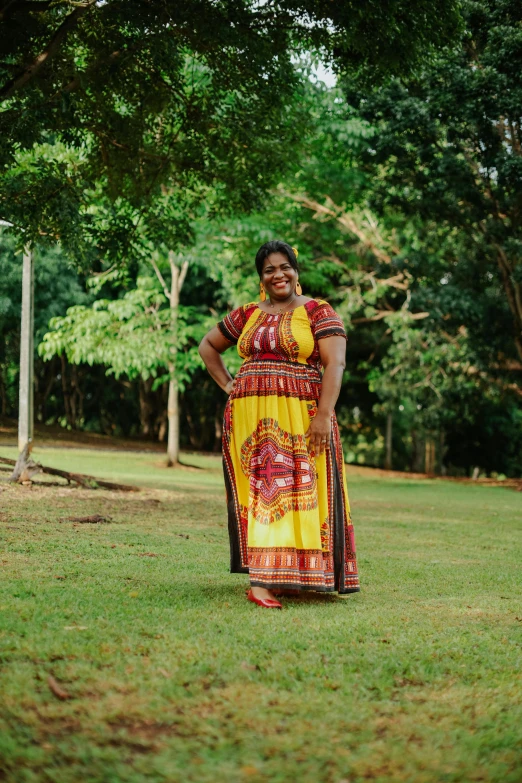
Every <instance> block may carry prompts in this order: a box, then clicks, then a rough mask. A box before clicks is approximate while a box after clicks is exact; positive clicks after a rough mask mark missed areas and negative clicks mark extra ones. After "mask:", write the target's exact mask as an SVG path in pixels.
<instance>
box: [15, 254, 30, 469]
mask: <svg viewBox="0 0 522 783" xmlns="http://www.w3.org/2000/svg"><path fill="white" fill-rule="evenodd" d="M18 410H19V412H18V451H19V453H20V454H21V453H22V452H23V451H24V449H25V447H26V446H27V444H29V448H28V453H30V452H31V449H32V444H33V424H34V263H33V254H32V251H31V250H30V249H29V248H26V250H25V252H24V257H23V276H22V323H21V334H20V399H19V403H18Z"/></svg>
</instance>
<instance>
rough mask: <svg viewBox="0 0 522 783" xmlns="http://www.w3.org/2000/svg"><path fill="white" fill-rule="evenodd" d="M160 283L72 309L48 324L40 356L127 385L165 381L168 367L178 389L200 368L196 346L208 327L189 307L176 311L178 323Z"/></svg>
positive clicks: (146, 281) (143, 282)
mask: <svg viewBox="0 0 522 783" xmlns="http://www.w3.org/2000/svg"><path fill="white" fill-rule="evenodd" d="M166 304H167V299H166V297H165V295H164V294H163V293H162V291H161V290H160V288H159V284H158V282H157V281H156V280H155V279H154V278H151V277H140V278H138V280H137V285H136V288H135V289H132V290H131V291H128V292H127V293H125V294H124V296H123V297H122V298H121V299H115V300H112V301H111V300H107V299H99V300H97V301H95V302H94V304H93V305H92V306H91V307H85V306H83V305H76V306H74V307H70V308H69V309H68V310H67V314H66V315H65V316H62V317H57V318H53V319H51V321H50V324H49V325H50V327H51V331H50V332H47V334H46V335H44V338H43V340H42V342H41V343H40V346H39V353H40V355H41V356H42V357H43V358H44V359H47V360H50V359H52V357H53V356H60V355H61V354H62V352H64V353H65V354H66V356H67V359H68V361H69V362H71V363H72V364H79V363H81V362H85V363H86V364H89V365H91V366H92V365H93V364H103V365H105V367H106V368H107V373H108V374H113V375H115V376H116V377H117V378H118V377H120V376H122V375H126V376H127V377H128V378H129V379H130V380H133V379H135V378H137V377H141V378H143V379H144V380H147V379H148V378H149V377H151V376H152V377H153V378H155V379H156V380H157V383H163V382H165V381H167V380H168V379H169V377H170V374H169V373H168V372H167V370H168V367H169V365H170V364H171V363H173V362H174V363H175V377H176V380H177V382H178V385H179V387H180V388H181V389H183V388H184V387H185V384H186V383H187V382H188V381H189V380H190V378H191V376H192V374H193V372H194V370H195V369H196V368H197V367H200V366H201V360H200V358H199V355H198V353H197V344H198V342H199V340H201V338H202V337H203V335H204V333H205V327H206V325H207V324H206V323H205V322H204V321H202V319H201V318H200V317H199V318H198V316H199V314H198V312H197V311H196V310H195V308H192V307H183V306H180V307H179V309H178V312H177V319H176V324H175V325H174V324H173V323H172V313H171V311H170V309H169V308H168V307H166V306H165V305H166Z"/></svg>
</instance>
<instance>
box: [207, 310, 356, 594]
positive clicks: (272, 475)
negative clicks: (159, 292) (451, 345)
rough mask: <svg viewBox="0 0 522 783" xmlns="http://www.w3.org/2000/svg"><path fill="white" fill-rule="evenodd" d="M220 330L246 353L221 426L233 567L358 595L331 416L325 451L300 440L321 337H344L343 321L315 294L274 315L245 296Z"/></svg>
mask: <svg viewBox="0 0 522 783" xmlns="http://www.w3.org/2000/svg"><path fill="white" fill-rule="evenodd" d="M218 327H219V329H220V331H221V333H222V334H223V335H224V336H225V337H226V338H227V340H230V342H232V343H236V344H237V350H238V352H239V355H240V356H241V357H242V358H243V360H244V361H243V364H242V365H241V368H240V370H239V372H238V373H237V375H236V385H235V388H234V391H233V392H232V394H231V395H230V398H229V400H228V403H227V406H226V408H225V420H224V431H223V458H224V468H225V484H226V490H227V504H228V523H229V524H228V527H229V535H230V560H231V565H230V570H231V571H232V572H233V573H248V574H250V581H251V584H253V585H258V586H260V587H268V588H292V589H296V588H297V589H300V590H317V591H321V592H334V591H338V592H339V593H352V592H357V591H358V590H359V578H358V574H357V562H356V558H355V543H354V534H353V526H352V523H351V519H350V506H349V502H348V490H347V486H346V476H345V472H344V461H343V453H342V447H341V441H340V438H339V430H338V427H337V421H336V418H335V414H334V415H332V434H331V439H330V443H329V444H328V446H327V449H326V452H325V453H324V454H322V455H320V456H317V457H315V456H314V454H313V453H311V452H310V451H309V450H308V447H307V441H306V437H305V433H306V431H307V430H308V427H309V425H310V421H311V419H313V417H314V416H315V414H316V413H317V406H318V402H319V395H320V392H321V380H322V365H321V360H320V356H319V348H318V341H319V340H321V339H323V338H325V337H331V336H332V335H343V336H346V332H345V330H344V326H343V323H342V321H341V319H340V318H339V316H338V315H337V313H336V312H335V311H334V310H333V309H332V307H331V306H330V305H329V304H328V303H327V302H323V301H320V300H316V299H312V300H310V301H309V302H307V303H306V304H304V305H301V306H300V307H296V308H295V310H291V311H289V312H286V313H282V314H273V315H272V314H271V313H266V312H264V310H261V309H260V308H259V307H258V306H257V304H255V303H250V304H247V305H244V306H243V307H238V308H237V309H236V310H233V311H232V312H231V313H229V314H228V315H227V316H226V317H225V318H224V319H223V320H222V321H220V323H219V324H218Z"/></svg>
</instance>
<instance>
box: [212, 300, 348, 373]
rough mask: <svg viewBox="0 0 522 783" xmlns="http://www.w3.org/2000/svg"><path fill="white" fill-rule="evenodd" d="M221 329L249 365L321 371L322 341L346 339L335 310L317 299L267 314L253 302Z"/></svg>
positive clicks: (228, 318)
mask: <svg viewBox="0 0 522 783" xmlns="http://www.w3.org/2000/svg"><path fill="white" fill-rule="evenodd" d="M218 327H219V329H220V331H221V333H222V334H223V335H224V336H225V337H226V338H227V340H230V342H232V343H235V344H236V345H237V350H238V353H239V355H240V356H241V357H242V358H243V359H244V360H245V362H252V361H253V362H256V361H260V362H265V361H280V362H287V363H288V362H292V363H297V364H304V365H308V366H311V367H314V368H315V369H317V370H319V369H320V367H321V360H320V356H319V346H318V341H319V340H321V339H323V338H325V337H330V336H333V335H342V336H344V337H345V336H346V332H345V329H344V326H343V323H342V321H341V319H340V318H339V316H338V315H337V313H336V312H335V310H333V308H332V307H331V306H330V305H329V304H328V303H327V302H323V301H321V300H316V299H311V300H310V301H309V302H307V303H306V304H304V305H301V306H299V307H296V308H295V310H290V311H289V312H286V313H280V314H276V313H274V314H272V313H266V312H265V311H264V310H261V309H260V307H258V305H257V304H255V303H253V302H251V303H249V304H247V305H244V306H242V307H238V308H237V309H236V310H233V311H232V312H231V313H229V314H228V315H227V316H225V318H224V319H223V320H222V321H220V323H219V324H218Z"/></svg>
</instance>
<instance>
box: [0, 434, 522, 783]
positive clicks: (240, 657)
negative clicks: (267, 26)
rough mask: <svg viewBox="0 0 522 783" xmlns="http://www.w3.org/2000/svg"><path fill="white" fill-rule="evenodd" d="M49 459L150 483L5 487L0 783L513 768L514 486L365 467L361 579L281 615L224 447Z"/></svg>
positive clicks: (458, 776) (466, 777)
mask: <svg viewBox="0 0 522 783" xmlns="http://www.w3.org/2000/svg"><path fill="white" fill-rule="evenodd" d="M0 453H1V454H2V455H4V456H11V453H12V451H11V450H10V449H8V448H7V447H2V448H1V449H0ZM36 457H37V458H40V459H42V461H44V462H45V463H46V464H49V465H54V466H56V467H65V468H66V469H70V470H73V471H74V470H78V471H82V472H86V473H92V474H96V475H100V476H103V477H105V478H109V479H111V478H113V479H115V480H120V481H126V482H129V483H137V484H139V485H141V486H143V487H144V489H143V491H142V492H140V493H136V494H126V493H125V494H124V493H109V492H103V491H93V490H82V489H72V488H67V487H51V486H49V487H44V488H41V487H39V488H36V487H33V488H28V487H11V486H9V487H6V485H5V484H0V534H1V539H2V540H1V544H0V547H1V554H0V562H1V571H0V574H1V591H0V609H1V620H0V660H1V664H2V666H1V671H0V693H1V694H2V696H1V707H0V780H4V781H9V783H15V782H16V783H36V782H38V783H41V782H42V783H43V782H44V781H45V782H46V783H47V782H48V781H56V782H57V783H58V782H59V783H79V781H81V782H82V783H120V781H121V782H123V781H125V783H142V781H145V780H146V781H152V783H176V782H177V781H183V782H184V781H195V782H196V781H197V783H207V782H208V783H216V782H217V783H221V781H226V782H227V783H228V782H229V781H230V783H243V782H244V781H249V782H250V783H262V782H264V781H270V782H271V783H279V782H281V783H282V782H283V781H284V782H285V783H286V782H287V781H300V782H301V781H302V782H303V783H347V782H349V783H362V782H363V781H377V782H378V783H389V782H391V781H393V782H395V781H401V782H403V781H404V782H406V781H407V782H410V781H411V783H432V782H433V783H440V782H442V781H448V782H450V781H466V782H467V781H498V782H499V783H500V781H502V783H520V781H521V780H522V742H521V741H522V698H521V697H522V674H521V672H522V666H521V663H522V661H521V658H522V656H521V652H522V604H521V600H520V599H521V595H522V588H521V580H520V562H521V549H522V544H521V538H520V528H521V519H522V513H521V512H522V496H521V495H520V493H516V492H513V491H509V490H505V489H501V488H485V487H474V486H469V485H460V484H458V483H445V482H438V481H411V480H404V479H401V480H398V479H396V480H393V479H387V480H384V479H382V478H380V479H379V480H376V479H374V478H371V477H368V476H367V475H365V476H359V475H357V474H354V475H351V478H350V491H351V497H352V503H353V512H354V519H355V524H356V534H357V541H358V549H359V563H360V570H361V578H362V587H363V589H362V592H361V593H360V594H356V595H351V596H347V597H343V598H338V597H333V596H317V597H314V596H310V597H308V598H299V599H286V601H285V607H284V610H283V611H282V612H270V611H267V610H262V609H258V608H257V607H255V606H253V605H252V604H248V603H247V601H246V600H245V596H244V588H245V584H246V577H244V576H241V575H230V574H229V573H228V569H227V566H228V539H227V532H226V518H225V507H224V491H223V485H222V480H221V473H220V463H219V460H218V459H217V458H212V457H207V458H203V457H199V458H197V457H190V458H189V457H187V461H189V460H190V461H191V462H192V464H193V465H194V466H195V467H193V468H192V469H190V468H185V469H182V470H176V471H172V470H167V469H166V468H164V467H163V466H162V463H161V457H160V456H158V455H154V454H139V453H135V454H121V453H110V454H107V453H106V452H101V451H98V452H96V451H88V452H87V451H85V450H82V451H80V450H77V451H75V450H67V451H64V450H58V449H56V450H53V449H46V450H45V454H38V453H37V454H36ZM87 514H103V515H105V516H107V515H108V516H110V517H111V518H112V521H111V522H109V523H107V524H98V525H92V524H78V523H75V522H72V521H68V520H67V517H69V516H78V515H81V516H85V515H87ZM187 536H188V538H187ZM49 676H52V677H54V678H55V681H56V682H57V683H58V684H59V686H60V687H61V688H62V689H63V690H64V691H66V693H67V695H68V698H66V699H63V700H61V699H59V698H57V696H56V695H55V694H54V693H53V692H52V690H51V689H50V687H49Z"/></svg>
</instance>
